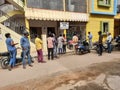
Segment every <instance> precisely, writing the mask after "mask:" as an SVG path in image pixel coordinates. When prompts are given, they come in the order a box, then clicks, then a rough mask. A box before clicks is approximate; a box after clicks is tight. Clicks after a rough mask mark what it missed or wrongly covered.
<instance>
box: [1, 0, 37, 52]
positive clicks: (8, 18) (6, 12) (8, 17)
mask: <svg viewBox="0 0 120 90" xmlns="http://www.w3.org/2000/svg"><path fill="white" fill-rule="evenodd" d="M7 1H9V2H10V3H11V4H13V5H14V6H16V4H17V7H18V8H19V9H20V10H19V9H16V8H15V9H14V10H12V9H11V10H10V9H7V8H8V7H5V4H2V5H1V6H0V7H1V8H0V28H1V30H0V32H1V33H0V52H5V51H7V48H6V44H5V40H6V38H5V36H4V35H5V33H10V34H11V37H12V38H13V40H14V42H16V43H20V38H21V37H22V32H20V30H21V28H20V27H21V26H23V24H21V23H19V22H14V21H12V19H13V17H14V16H15V15H18V14H24V11H23V3H20V2H19V1H21V0H7ZM2 7H5V8H2ZM2 9H3V11H2ZM21 10H22V11H21ZM6 22H8V23H10V24H12V25H11V26H7V25H6V24H5V23H6ZM16 25H17V31H16ZM18 28H19V29H18ZM25 29H27V28H25V26H23V30H25ZM30 43H31V51H32V52H34V51H36V49H35V45H34V44H33V43H32V42H30ZM17 47H20V44H19V45H17ZM19 53H20V52H19Z"/></svg>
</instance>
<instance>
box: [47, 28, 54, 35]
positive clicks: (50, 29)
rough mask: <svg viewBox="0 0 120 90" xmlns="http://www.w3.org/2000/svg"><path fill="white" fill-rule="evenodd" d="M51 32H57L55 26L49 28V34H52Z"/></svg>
mask: <svg viewBox="0 0 120 90" xmlns="http://www.w3.org/2000/svg"><path fill="white" fill-rule="evenodd" d="M51 33H54V34H56V33H55V27H48V28H47V36H48V35H49V34H51Z"/></svg>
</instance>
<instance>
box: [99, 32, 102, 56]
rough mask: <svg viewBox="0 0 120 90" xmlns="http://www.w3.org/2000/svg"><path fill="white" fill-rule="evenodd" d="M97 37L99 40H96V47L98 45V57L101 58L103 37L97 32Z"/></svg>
mask: <svg viewBox="0 0 120 90" xmlns="http://www.w3.org/2000/svg"><path fill="white" fill-rule="evenodd" d="M98 35H99V39H98V45H99V47H98V48H99V52H98V54H99V56H102V52H103V35H102V32H101V31H99V32H98Z"/></svg>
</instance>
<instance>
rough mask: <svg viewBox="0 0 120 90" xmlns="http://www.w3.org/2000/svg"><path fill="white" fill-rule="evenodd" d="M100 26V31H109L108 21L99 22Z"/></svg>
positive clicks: (104, 32)
mask: <svg viewBox="0 0 120 90" xmlns="http://www.w3.org/2000/svg"><path fill="white" fill-rule="evenodd" d="M100 28H101V31H102V33H103V34H106V33H107V32H109V22H101V25H100Z"/></svg>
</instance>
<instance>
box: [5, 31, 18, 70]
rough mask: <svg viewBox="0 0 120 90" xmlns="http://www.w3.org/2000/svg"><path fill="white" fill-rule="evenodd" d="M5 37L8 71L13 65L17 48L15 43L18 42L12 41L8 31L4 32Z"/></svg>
mask: <svg viewBox="0 0 120 90" xmlns="http://www.w3.org/2000/svg"><path fill="white" fill-rule="evenodd" d="M5 37H6V46H7V50H8V52H9V53H10V62H9V65H8V69H9V71H11V67H14V66H15V62H16V54H17V50H16V47H15V45H17V44H18V43H14V41H13V39H12V38H11V36H10V33H6V34H5Z"/></svg>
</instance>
